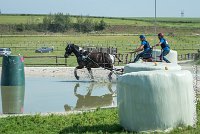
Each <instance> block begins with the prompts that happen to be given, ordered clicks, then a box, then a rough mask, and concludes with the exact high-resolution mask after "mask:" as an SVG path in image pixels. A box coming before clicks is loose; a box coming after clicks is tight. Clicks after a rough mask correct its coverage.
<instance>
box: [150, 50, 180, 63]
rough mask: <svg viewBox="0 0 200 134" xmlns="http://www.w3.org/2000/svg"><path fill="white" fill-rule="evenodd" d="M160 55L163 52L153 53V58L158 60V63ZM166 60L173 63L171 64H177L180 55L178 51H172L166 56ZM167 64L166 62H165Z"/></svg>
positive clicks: (154, 51) (156, 51) (155, 51)
mask: <svg viewBox="0 0 200 134" xmlns="http://www.w3.org/2000/svg"><path fill="white" fill-rule="evenodd" d="M160 54H161V50H160V49H153V52H152V57H153V58H156V61H160V57H159V56H160ZM166 58H167V59H168V60H169V61H170V62H171V63H177V61H178V54H177V51H174V50H170V52H169V54H167V55H166ZM163 62H165V61H163Z"/></svg>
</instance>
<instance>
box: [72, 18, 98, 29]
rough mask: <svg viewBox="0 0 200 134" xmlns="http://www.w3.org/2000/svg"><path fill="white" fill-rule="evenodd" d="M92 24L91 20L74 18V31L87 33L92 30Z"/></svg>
mask: <svg viewBox="0 0 200 134" xmlns="http://www.w3.org/2000/svg"><path fill="white" fill-rule="evenodd" d="M94 24H95V23H94V22H93V20H92V19H91V18H89V17H87V18H85V19H84V18H83V17H82V16H80V17H77V18H76V23H75V24H74V29H75V30H76V31H78V32H83V33H88V32H91V31H93V30H94Z"/></svg>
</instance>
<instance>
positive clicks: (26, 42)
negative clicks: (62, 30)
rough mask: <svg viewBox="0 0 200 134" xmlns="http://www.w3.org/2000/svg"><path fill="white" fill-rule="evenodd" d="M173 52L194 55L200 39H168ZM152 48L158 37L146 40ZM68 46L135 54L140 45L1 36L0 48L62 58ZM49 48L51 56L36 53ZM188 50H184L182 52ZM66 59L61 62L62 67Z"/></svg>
mask: <svg viewBox="0 0 200 134" xmlns="http://www.w3.org/2000/svg"><path fill="white" fill-rule="evenodd" d="M166 38H167V39H168V42H169V43H170V47H171V49H175V50H177V51H178V54H186V53H195V52H197V49H200V38H199V37H198V36H174V37H172V36H166ZM147 40H148V41H149V42H150V44H151V45H154V44H156V43H157V42H158V39H157V37H154V36H147ZM67 43H74V44H77V45H79V46H81V47H96V46H97V47H114V48H118V53H127V52H131V51H133V50H134V49H135V48H136V47H138V46H139V45H140V41H139V38H138V36H134V35H127V36H123V35H115V36H113V35H101V36H100V35H99V36H98V35H71V36H62V35H59V36H42V35H41V36H25V37H24V36H1V37H0V47H10V48H11V50H12V54H14V55H18V54H21V55H23V56H63V55H64V53H65V47H66V45H67ZM43 46H47V47H53V48H54V52H52V53H35V50H36V49H37V48H40V47H43ZM183 49H185V50H183ZM74 59H75V58H74V57H72V58H69V59H68V60H67V62H68V66H75V65H76V61H75V60H74ZM38 61H40V62H41V63H44V62H45V63H55V59H54V60H53V59H51V60H50V59H49V60H47V59H43V60H39V59H35V60H34V59H27V60H25V63H28V64H30V63H31V62H32V63H37V62H38ZM63 61H64V60H63V59H60V60H59V62H62V63H63Z"/></svg>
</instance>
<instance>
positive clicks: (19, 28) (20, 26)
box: [15, 24, 25, 32]
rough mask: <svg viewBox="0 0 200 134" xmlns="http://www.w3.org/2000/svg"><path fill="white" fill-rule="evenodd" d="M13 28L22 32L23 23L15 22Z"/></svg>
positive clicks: (23, 28)
mask: <svg viewBox="0 0 200 134" xmlns="http://www.w3.org/2000/svg"><path fill="white" fill-rule="evenodd" d="M15 29H16V31H17V32H23V31H24V30H25V25H24V24H17V25H15Z"/></svg>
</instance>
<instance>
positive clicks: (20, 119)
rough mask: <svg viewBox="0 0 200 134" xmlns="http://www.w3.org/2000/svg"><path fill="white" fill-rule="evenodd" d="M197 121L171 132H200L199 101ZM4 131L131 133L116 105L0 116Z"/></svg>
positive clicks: (16, 133)
mask: <svg viewBox="0 0 200 134" xmlns="http://www.w3.org/2000/svg"><path fill="white" fill-rule="evenodd" d="M197 113H198V114H197V115H198V116H197V118H198V122H197V124H196V127H195V128H192V127H183V128H176V129H174V130H173V131H171V132H170V133H172V134H178V133H183V134H194V133H199V132H200V122H199V120H200V103H199V102H198V104H197ZM0 133H2V134H11V133H12V134H35V133H41V134H42V133H48V134H58V133H60V134H64V133H128V132H127V131H125V130H124V129H123V128H122V127H121V126H120V124H119V117H118V112H117V109H106V110H105V109H97V110H96V111H95V112H85V113H83V114H76V115H74V114H71V115H53V114H52V115H49V116H41V115H39V114H38V115H34V116H17V117H12V116H11V117H6V118H0Z"/></svg>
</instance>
